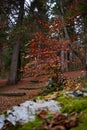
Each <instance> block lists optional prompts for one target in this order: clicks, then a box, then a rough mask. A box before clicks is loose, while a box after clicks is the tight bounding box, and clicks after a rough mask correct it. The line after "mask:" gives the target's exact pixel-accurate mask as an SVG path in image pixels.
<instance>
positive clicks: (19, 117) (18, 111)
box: [0, 100, 61, 128]
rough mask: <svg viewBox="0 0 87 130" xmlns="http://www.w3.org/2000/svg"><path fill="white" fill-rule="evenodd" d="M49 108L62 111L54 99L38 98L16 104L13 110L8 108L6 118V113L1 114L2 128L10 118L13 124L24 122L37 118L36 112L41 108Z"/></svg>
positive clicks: (0, 122)
mask: <svg viewBox="0 0 87 130" xmlns="http://www.w3.org/2000/svg"><path fill="white" fill-rule="evenodd" d="M43 109H47V110H51V111H54V112H60V109H61V107H60V105H59V103H58V102H56V101H54V100H49V101H45V100H37V101H36V102H35V101H25V102H24V103H21V104H20V105H19V106H14V107H13V109H12V110H7V115H6V118H5V116H4V115H0V128H2V127H3V126H4V121H5V120H8V121H9V122H11V123H12V124H13V125H16V123H19V124H24V123H27V122H29V121H33V120H34V119H35V114H37V113H38V112H39V111H40V110H43Z"/></svg>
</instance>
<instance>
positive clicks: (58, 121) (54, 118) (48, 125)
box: [38, 110, 78, 130]
mask: <svg viewBox="0 0 87 130" xmlns="http://www.w3.org/2000/svg"><path fill="white" fill-rule="evenodd" d="M49 115H50V116H49ZM38 116H39V117H40V118H42V119H44V120H45V124H44V125H43V126H42V127H43V129H44V130H67V129H70V128H72V127H76V126H78V118H77V113H75V114H74V115H72V116H70V117H69V116H66V115H64V114H62V113H55V112H52V111H48V110H42V111H40V112H39V113H38Z"/></svg>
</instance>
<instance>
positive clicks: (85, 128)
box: [6, 77, 87, 130]
mask: <svg viewBox="0 0 87 130" xmlns="http://www.w3.org/2000/svg"><path fill="white" fill-rule="evenodd" d="M82 78H83V77H82ZM80 81H81V84H82V85H83V86H86V85H87V77H84V78H83V79H80ZM51 94H54V92H52V93H51ZM34 99H35V100H36V99H44V96H38V97H35V98H34ZM56 101H58V102H60V105H61V107H62V109H61V111H62V113H68V114H70V113H72V112H77V113H78V119H79V126H78V127H75V128H72V129H71V130H87V97H80V98H73V97H71V96H68V95H66V94H64V93H63V91H60V92H59V96H58V97H57V98H56ZM42 124H43V120H41V119H40V118H38V117H37V116H36V118H35V120H34V121H33V122H29V123H26V124H24V125H23V126H18V125H17V126H15V127H14V126H10V127H9V128H8V129H6V130H43V129H42V127H41V126H42Z"/></svg>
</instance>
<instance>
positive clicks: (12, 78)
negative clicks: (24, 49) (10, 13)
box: [8, 0, 25, 85]
mask: <svg viewBox="0 0 87 130" xmlns="http://www.w3.org/2000/svg"><path fill="white" fill-rule="evenodd" d="M24 2H25V0H20V9H19V16H18V22H17V26H18V27H21V25H22V21H23V14H24ZM20 41H21V39H20V33H19V34H17V35H16V36H15V41H14V42H15V43H14V46H13V54H12V61H11V66H10V73H9V78H8V84H10V85H12V84H16V83H17V81H18V66H20V65H18V64H19V52H20V44H21V43H20Z"/></svg>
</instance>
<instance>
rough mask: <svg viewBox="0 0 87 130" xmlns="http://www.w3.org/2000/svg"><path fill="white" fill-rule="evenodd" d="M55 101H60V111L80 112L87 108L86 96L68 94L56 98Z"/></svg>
mask: <svg viewBox="0 0 87 130" xmlns="http://www.w3.org/2000/svg"><path fill="white" fill-rule="evenodd" d="M57 101H59V102H61V106H62V112H64V113H71V112H74V111H75V112H81V111H84V110H86V109H87V99H86V98H80V99H78V98H72V97H69V96H61V97H59V98H57Z"/></svg>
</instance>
